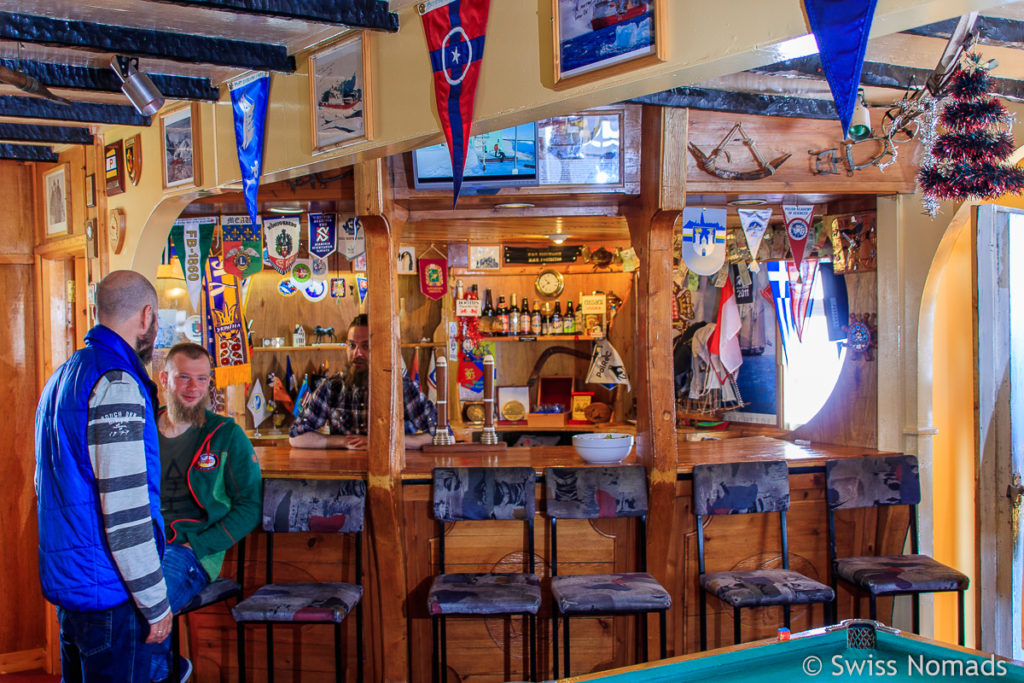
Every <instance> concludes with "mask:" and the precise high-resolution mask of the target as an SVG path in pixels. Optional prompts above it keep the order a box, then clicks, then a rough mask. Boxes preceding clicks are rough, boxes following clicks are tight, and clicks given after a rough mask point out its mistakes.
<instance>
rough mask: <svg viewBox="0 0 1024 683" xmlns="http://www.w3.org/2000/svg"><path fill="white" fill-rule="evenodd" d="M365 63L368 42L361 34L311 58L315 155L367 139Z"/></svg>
mask: <svg viewBox="0 0 1024 683" xmlns="http://www.w3.org/2000/svg"><path fill="white" fill-rule="evenodd" d="M368 63H369V56H368V50H367V40H366V38H365V37H364V35H363V34H362V33H360V34H358V35H356V36H354V37H353V38H350V39H348V40H345V41H344V42H341V43H337V44H335V45H332V46H331V47H328V48H326V49H324V50H321V51H320V52H317V53H315V54H313V55H310V57H309V100H310V101H309V110H310V113H311V115H312V133H313V136H312V137H313V151H314V152H319V151H323V150H325V149H329V148H331V147H336V146H339V145H343V144H346V143H349V142H352V141H353V140H368V139H370V137H371V135H370V134H371V127H370V121H371V120H372V119H371V116H370V100H371V98H370V88H369V82H368V80H367V73H366V65H367V64H368Z"/></svg>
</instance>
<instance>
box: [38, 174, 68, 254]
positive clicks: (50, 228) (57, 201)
mask: <svg viewBox="0 0 1024 683" xmlns="http://www.w3.org/2000/svg"><path fill="white" fill-rule="evenodd" d="M68 195H69V192H68V165H67V164H58V165H57V166H56V167H55V168H53V169H52V170H50V171H47V172H46V173H44V174H43V205H44V206H45V216H46V235H47V237H50V236H53V235H66V234H67V233H69V232H71V220H70V217H71V216H70V214H71V203H70V201H69V196H68Z"/></svg>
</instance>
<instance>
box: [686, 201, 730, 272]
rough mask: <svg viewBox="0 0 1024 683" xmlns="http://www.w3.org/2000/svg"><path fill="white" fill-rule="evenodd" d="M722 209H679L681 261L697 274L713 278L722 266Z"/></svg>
mask: <svg viewBox="0 0 1024 683" xmlns="http://www.w3.org/2000/svg"><path fill="white" fill-rule="evenodd" d="M725 217H726V210H725V209H702V208H700V207H687V208H685V209H683V218H682V221H683V250H682V251H683V253H682V257H683V262H684V263H685V264H686V267H687V268H689V269H690V270H691V271H693V272H694V273H697V274H698V275H714V274H715V273H717V272H718V271H719V270H721V268H722V264H724V263H725V233H726V228H725Z"/></svg>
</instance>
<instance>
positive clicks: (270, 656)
mask: <svg viewBox="0 0 1024 683" xmlns="http://www.w3.org/2000/svg"><path fill="white" fill-rule="evenodd" d="M267 683H274V637H273V635H272V634H271V632H270V624H267Z"/></svg>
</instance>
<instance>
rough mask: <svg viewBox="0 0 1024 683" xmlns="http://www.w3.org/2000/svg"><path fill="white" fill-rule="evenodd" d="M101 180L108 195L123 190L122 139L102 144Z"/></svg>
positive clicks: (110, 195) (111, 195) (119, 192)
mask: <svg viewBox="0 0 1024 683" xmlns="http://www.w3.org/2000/svg"><path fill="white" fill-rule="evenodd" d="M103 181H104V183H105V187H106V192H107V196H108V197H113V196H114V195H116V194H121V193H122V192H124V140H118V141H117V142H111V143H110V144H108V145H104V146H103Z"/></svg>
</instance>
